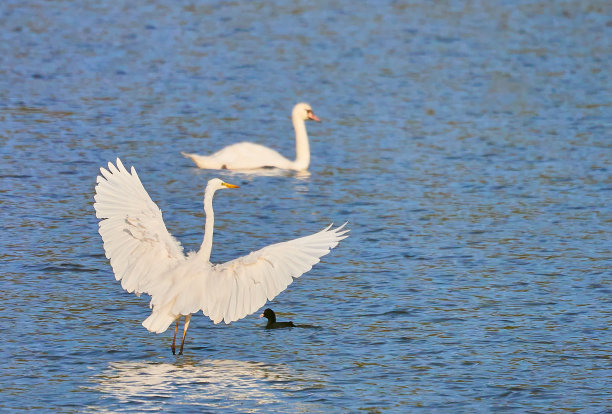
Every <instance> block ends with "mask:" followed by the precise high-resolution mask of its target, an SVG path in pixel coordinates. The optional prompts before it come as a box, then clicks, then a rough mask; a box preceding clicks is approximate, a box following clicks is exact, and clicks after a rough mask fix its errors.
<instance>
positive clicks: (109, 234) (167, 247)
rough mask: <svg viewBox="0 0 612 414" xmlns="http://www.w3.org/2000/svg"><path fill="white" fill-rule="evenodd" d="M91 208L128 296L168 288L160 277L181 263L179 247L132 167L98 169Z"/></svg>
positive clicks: (105, 248) (106, 250) (181, 255)
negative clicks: (99, 173) (92, 206)
mask: <svg viewBox="0 0 612 414" xmlns="http://www.w3.org/2000/svg"><path fill="white" fill-rule="evenodd" d="M100 172H101V173H102V175H101V176H100V175H99V176H98V178H97V185H96V195H95V196H94V199H95V201H96V202H95V203H94V208H95V210H96V217H98V218H99V219H102V220H101V221H100V224H99V225H100V229H99V232H100V235H101V236H102V240H103V241H104V251H105V252H106V257H107V258H108V259H110V263H111V266H112V267H113V271H114V272H115V278H116V279H117V280H121V286H122V287H123V288H124V289H125V290H127V291H128V292H134V293H136V294H140V293H147V294H150V295H153V294H154V293H155V291H156V288H158V289H159V288H160V286H162V285H164V286H167V281H164V280H163V278H164V273H165V272H166V271H167V270H168V269H170V268H172V267H174V266H176V264H178V263H179V262H181V261H184V260H185V256H184V255H183V247H182V246H181V244H180V243H179V242H178V241H177V240H176V239H175V238H174V237H172V236H171V235H170V233H168V230H167V229H166V225H165V224H164V220H163V218H162V212H161V210H160V209H159V207H157V205H156V204H155V203H154V202H153V200H151V197H150V196H149V194H148V193H147V191H146V190H145V189H144V187H143V185H142V183H141V182H140V178H138V175H137V174H136V170H135V169H134V167H132V169H131V173H130V172H128V171H127V170H126V168H125V167H124V166H123V164H122V163H121V160H119V158H117V166H115V165H113V164H112V163H110V162H109V163H108V170H107V169H105V168H100Z"/></svg>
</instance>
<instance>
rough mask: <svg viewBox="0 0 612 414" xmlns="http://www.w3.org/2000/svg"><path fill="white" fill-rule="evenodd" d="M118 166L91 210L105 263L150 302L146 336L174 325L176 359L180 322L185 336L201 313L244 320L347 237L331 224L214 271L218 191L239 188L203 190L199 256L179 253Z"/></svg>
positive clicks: (143, 194)
mask: <svg viewBox="0 0 612 414" xmlns="http://www.w3.org/2000/svg"><path fill="white" fill-rule="evenodd" d="M116 164H117V165H116V166H115V165H114V164H112V163H110V162H109V163H108V169H105V168H100V172H101V175H99V176H98V177H97V185H96V194H95V196H94V199H95V203H94V208H95V210H96V217H97V218H99V219H100V223H99V232H100V235H101V236H102V240H103V242H104V250H105V253H106V257H107V258H108V259H110V264H111V266H112V268H113V271H114V273H115V278H116V279H117V280H120V281H121V286H122V287H123V288H124V289H125V290H126V291H128V292H134V293H136V294H138V295H139V294H140V293H146V294H148V295H150V296H151V304H150V306H151V307H152V308H153V310H152V312H151V315H150V316H149V317H148V318H147V319H145V321H144V322H143V323H142V324H143V326H144V327H145V328H147V329H148V330H149V331H150V332H156V333H161V332H164V331H165V330H166V329H168V327H169V326H170V325H171V324H172V322H174V321H176V327H175V330H174V340H173V341H172V352H173V353H174V352H175V341H176V332H177V330H178V324H179V319H180V317H181V316H185V325H184V330H183V339H182V342H181V349H180V352H179V354H181V353H182V351H183V345H184V342H185V334H186V333H187V328H188V326H189V321H190V318H191V314H193V313H196V312H198V311H200V310H201V311H202V312H203V313H204V315H206V316H208V317H209V318H210V319H211V320H212V321H213V322H214V323H215V324H216V323H219V322H221V321H225V323H227V324H229V323H230V322H233V321H236V320H238V319H241V318H244V317H245V316H246V315H248V314H251V313H253V312H255V311H256V310H258V309H259V308H261V307H262V306H263V305H264V304H265V303H266V301H267V300H271V299H273V298H274V297H275V296H276V295H278V294H279V293H280V292H282V291H283V290H285V288H286V287H287V286H288V285H289V284H290V283H291V282H292V281H293V279H294V278H297V277H299V276H301V275H302V274H304V273H305V272H307V271H309V270H310V269H311V268H312V266H313V265H315V264H316V263H318V262H319V260H320V258H321V257H322V256H324V255H326V254H327V253H329V251H330V250H331V249H332V248H334V247H335V246H337V245H338V242H339V241H340V240H342V239H344V238H346V237H348V236H347V235H346V234H345V233H347V232H348V230H345V229H343V227H344V226H345V225H346V223H345V224H343V225H342V226H339V227H336V228H335V229H331V225H330V226H328V227H327V228H325V229H323V230H321V231H320V232H318V233H315V234H312V235H310V236H306V237H302V238H298V239H294V240H290V241H286V242H283V243H277V244H272V245H270V246H267V247H264V248H263V249H260V250H257V251H255V252H251V253H250V254H248V255H246V256H244V257H240V258H238V259H235V260H231V261H229V262H227V263H223V264H217V265H213V264H211V263H210V252H211V248H212V238H213V227H214V213H213V208H212V199H213V195H214V193H215V192H216V191H217V190H220V189H224V188H237V186H234V185H232V184H227V183H224V182H223V181H221V180H220V179H218V178H213V179H212V180H210V181H209V182H208V185H207V186H206V190H205V191H204V211H205V213H206V223H205V228H204V240H203V242H202V245H201V247H200V250H199V251H198V252H197V253H195V252H191V253H189V254H187V255H185V254H183V247H182V246H181V244H180V243H179V242H178V241H177V240H176V239H175V238H174V237H172V236H171V235H170V233H169V232H168V230H167V229H166V226H165V224H164V221H163V219H162V212H161V210H160V209H159V208H158V207H157V205H156V204H155V203H154V202H153V201H152V200H151V197H150V196H149V194H148V193H147V191H146V190H145V188H144V186H143V185H142V183H141V181H140V178H139V177H138V175H137V174H136V170H135V169H134V167H132V168H131V173H130V172H128V171H127V170H126V168H125V167H124V166H123V164H122V163H121V160H119V158H117V161H116Z"/></svg>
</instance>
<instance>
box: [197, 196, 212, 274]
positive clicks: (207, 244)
mask: <svg viewBox="0 0 612 414" xmlns="http://www.w3.org/2000/svg"><path fill="white" fill-rule="evenodd" d="M214 193H215V192H214V191H205V193H204V213H206V223H205V224H204V240H203V241H202V246H201V247H200V251H199V252H198V256H200V257H201V258H202V259H204V260H206V261H209V262H210V252H211V251H212V239H213V231H214V228H215V213H214V211H213V206H212V199H213V194H214Z"/></svg>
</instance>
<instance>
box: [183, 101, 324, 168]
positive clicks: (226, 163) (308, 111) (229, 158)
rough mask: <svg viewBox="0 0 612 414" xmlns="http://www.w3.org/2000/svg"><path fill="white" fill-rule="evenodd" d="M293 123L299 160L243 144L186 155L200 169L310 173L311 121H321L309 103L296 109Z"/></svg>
mask: <svg viewBox="0 0 612 414" xmlns="http://www.w3.org/2000/svg"><path fill="white" fill-rule="evenodd" d="M291 120H292V122H293V128H294V129H295V152H296V158H295V161H291V160H289V159H287V158H285V157H283V156H282V155H281V154H279V153H278V152H276V151H274V150H273V149H271V148H268V147H264V146H263V145H259V144H254V143H252V142H240V143H237V144H233V145H230V146H227V147H225V148H223V149H221V150H219V151H217V152H215V153H214V154H212V155H198V154H189V153H186V152H182V153H181V154H183V155H184V156H185V157H186V158H191V160H193V162H194V163H195V164H196V165H197V166H198V167H199V168H205V169H213V170H223V169H228V170H250V169H254V168H264V167H275V168H281V169H284V170H296V171H306V170H307V169H308V166H309V165H310V145H309V143H308V134H307V133H306V122H305V121H307V120H313V121H317V122H319V121H320V119H319V118H318V117H317V116H316V115H315V114H314V113H313V112H312V108H311V107H310V105H308V104H307V103H303V102H301V103H298V104H296V105H295V106H294V107H293V111H292V112H291Z"/></svg>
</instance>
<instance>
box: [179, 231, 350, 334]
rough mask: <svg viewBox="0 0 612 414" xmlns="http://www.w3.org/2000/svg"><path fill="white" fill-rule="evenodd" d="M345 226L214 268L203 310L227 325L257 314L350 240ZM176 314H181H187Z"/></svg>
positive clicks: (202, 296)
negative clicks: (342, 241) (257, 311)
mask: <svg viewBox="0 0 612 414" xmlns="http://www.w3.org/2000/svg"><path fill="white" fill-rule="evenodd" d="M345 224H346V223H345ZM345 224H344V225H342V226H340V227H337V228H335V229H330V228H331V225H330V226H329V227H327V228H326V229H324V230H322V231H320V232H318V233H315V234H313V235H310V236H306V237H302V238H299V239H295V240H291V241H287V242H283V243H277V244H273V245H270V246H267V247H264V248H263V249H261V250H258V251H255V252H252V253H250V254H248V255H246V256H243V257H240V258H238V259H235V260H232V261H229V262H227V263H223V264H219V265H216V266H214V267H213V272H211V273H210V274H209V276H210V277H208V278H206V279H207V280H206V282H205V283H203V284H202V286H201V290H199V292H198V293H199V295H198V296H199V305H198V306H199V309H201V310H202V311H203V313H204V314H205V315H207V316H208V317H210V319H212V320H213V322H214V323H219V322H221V321H222V320H223V321H225V323H227V324H229V323H230V322H233V321H237V320H239V319H242V318H244V317H245V316H246V315H248V314H250V313H253V312H255V311H256V310H258V309H259V308H261V307H262V306H263V305H264V304H265V303H266V301H267V300H272V299H273V298H274V297H276V295H278V294H279V293H280V292H282V291H283V290H285V289H286V288H287V286H289V284H291V282H293V279H294V278H298V277H300V276H301V275H302V274H304V273H306V272H307V271H309V270H310V269H311V268H312V266H314V265H315V264H316V263H318V262H319V260H320V258H321V257H322V256H325V255H326V254H327V253H329V251H330V250H331V249H333V248H334V247H336V246H337V245H338V242H339V241H340V240H342V239H344V238H346V237H348V236H347V235H346V234H345V233H347V232H348V230H343V227H344V226H345ZM178 302H179V301H177V303H178ZM192 303H193V302H192ZM175 310H176V311H177V313H179V314H182V313H184V311H185V310H182V309H175ZM196 310H197V309H196ZM191 311H194V310H193V309H192V310H191Z"/></svg>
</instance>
